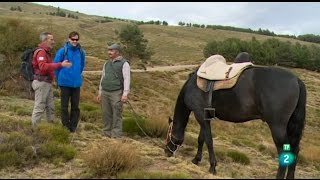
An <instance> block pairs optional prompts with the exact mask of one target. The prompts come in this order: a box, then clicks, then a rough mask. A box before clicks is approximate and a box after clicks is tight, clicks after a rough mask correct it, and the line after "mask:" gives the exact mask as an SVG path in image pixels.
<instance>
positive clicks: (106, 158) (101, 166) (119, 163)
mask: <svg viewBox="0 0 320 180" xmlns="http://www.w3.org/2000/svg"><path fill="white" fill-rule="evenodd" d="M89 147H92V146H89ZM93 154H94V156H93ZM83 158H84V160H85V162H86V163H87V165H88V166H89V168H90V170H91V171H92V176H94V177H96V176H98V177H101V176H103V177H108V178H110V177H112V176H114V175H117V174H118V173H120V172H124V171H129V170H131V169H133V168H135V167H137V166H138V165H139V164H141V163H140V161H141V160H140V157H139V155H138V154H137V152H136V150H135V148H133V147H132V146H131V145H128V144H126V143H122V142H114V143H112V144H110V142H104V141H102V142H99V144H94V146H93V147H92V149H90V150H89V151H88V152H86V153H85V154H83Z"/></svg>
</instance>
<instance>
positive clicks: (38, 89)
mask: <svg viewBox="0 0 320 180" xmlns="http://www.w3.org/2000/svg"><path fill="white" fill-rule="evenodd" d="M40 41H41V43H40V44H39V45H38V49H37V50H36V51H35V52H34V54H33V61H32V66H33V70H34V77H33V81H32V88H33V90H34V91H35V99H34V107H33V112H32V127H33V128H34V127H36V124H37V123H38V122H39V121H40V119H41V116H42V114H43V113H44V111H46V115H47V120H48V122H53V120H54V101H53V92H52V84H51V83H52V81H53V78H54V70H55V69H58V68H61V67H70V66H71V63H70V62H68V61H67V60H65V61H63V62H59V63H53V62H52V55H51V50H52V48H53V46H54V44H55V42H54V39H53V35H52V34H51V33H49V32H43V33H41V34H40Z"/></svg>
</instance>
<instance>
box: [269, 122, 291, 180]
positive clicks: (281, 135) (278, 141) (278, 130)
mask: <svg viewBox="0 0 320 180" xmlns="http://www.w3.org/2000/svg"><path fill="white" fill-rule="evenodd" d="M277 125H278V124H277ZM277 125H272V124H269V127H270V130H271V134H272V138H273V141H274V143H275V145H276V147H277V151H278V157H279V155H280V153H281V152H282V148H283V144H285V143H287V142H288V136H287V132H286V130H285V129H286V126H285V125H284V126H277ZM286 169H287V167H285V166H280V163H278V172H277V176H276V178H277V179H284V176H285V173H286Z"/></svg>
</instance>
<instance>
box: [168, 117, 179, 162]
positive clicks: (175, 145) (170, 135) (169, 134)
mask: <svg viewBox="0 0 320 180" xmlns="http://www.w3.org/2000/svg"><path fill="white" fill-rule="evenodd" d="M172 126H173V123H172V122H171V123H170V124H169V127H168V132H167V139H166V143H167V145H166V147H167V149H168V150H169V151H170V152H172V154H173V156H175V153H176V152H177V151H178V149H179V148H180V147H181V146H182V145H181V144H182V142H183V139H178V138H176V137H175V136H174V135H173V134H172ZM172 139H174V140H176V142H181V144H176V143H174V142H173V141H172ZM169 142H170V143H171V144H173V145H174V147H175V150H172V149H170V147H169V146H168V143H169Z"/></svg>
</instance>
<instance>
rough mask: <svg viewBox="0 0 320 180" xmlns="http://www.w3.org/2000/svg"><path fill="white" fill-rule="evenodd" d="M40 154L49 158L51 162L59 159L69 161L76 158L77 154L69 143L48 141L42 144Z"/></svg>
mask: <svg viewBox="0 0 320 180" xmlns="http://www.w3.org/2000/svg"><path fill="white" fill-rule="evenodd" d="M39 155H40V156H41V157H44V158H47V159H48V160H49V161H51V162H54V161H55V160H57V159H58V160H64V161H68V160H71V159H73V158H74V156H75V155H76V150H75V149H74V148H73V147H72V146H71V145H69V144H63V143H59V142H56V141H48V142H46V143H44V144H41V146H40V149H39Z"/></svg>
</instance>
